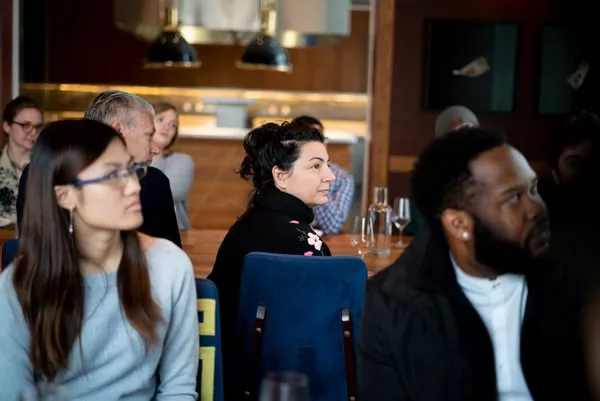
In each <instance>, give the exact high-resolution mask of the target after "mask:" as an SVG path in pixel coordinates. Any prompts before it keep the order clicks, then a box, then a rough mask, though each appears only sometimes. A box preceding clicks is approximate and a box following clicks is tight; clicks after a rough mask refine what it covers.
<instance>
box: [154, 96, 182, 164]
mask: <svg viewBox="0 0 600 401" xmlns="http://www.w3.org/2000/svg"><path fill="white" fill-rule="evenodd" d="M165 111H174V112H175V114H177V115H178V118H179V112H178V111H177V107H175V106H174V105H172V104H171V103H167V102H161V103H156V104H154V113H156V115H159V114H161V113H164V112H165ZM178 137H179V125H178V126H177V128H175V135H173V138H171V142H169V144H168V145H167V146H166V147H165V156H168V155H170V154H171V153H173V150H171V148H172V147H173V145H175V142H176V141H177V138H178Z"/></svg>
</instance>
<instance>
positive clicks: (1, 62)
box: [0, 0, 13, 108]
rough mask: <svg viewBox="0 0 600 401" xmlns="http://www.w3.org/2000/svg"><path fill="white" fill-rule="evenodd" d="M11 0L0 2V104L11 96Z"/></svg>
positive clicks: (4, 102)
mask: <svg viewBox="0 0 600 401" xmlns="http://www.w3.org/2000/svg"><path fill="white" fill-rule="evenodd" d="M12 14H13V11H12V0H3V1H1V2H0V105H1V106H2V108H4V105H5V104H6V103H7V102H8V101H10V99H11V98H12V60H13V57H12V29H13V25H12Z"/></svg>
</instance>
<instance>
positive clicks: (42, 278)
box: [13, 120, 162, 380]
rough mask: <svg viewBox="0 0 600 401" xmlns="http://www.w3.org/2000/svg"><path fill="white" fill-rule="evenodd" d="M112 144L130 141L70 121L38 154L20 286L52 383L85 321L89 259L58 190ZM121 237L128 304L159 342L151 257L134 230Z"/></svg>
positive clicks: (39, 362)
mask: <svg viewBox="0 0 600 401" xmlns="http://www.w3.org/2000/svg"><path fill="white" fill-rule="evenodd" d="M113 141H120V142H123V139H122V138H121V136H120V135H119V134H118V133H117V132H116V131H115V130H113V129H112V128H111V127H109V126H107V125H105V124H103V123H100V122H97V121H92V120H63V121H57V122H53V123H50V124H48V125H47V126H46V128H45V129H44V130H43V131H42V133H41V134H40V136H39V139H38V140H37V142H36V144H35V146H34V148H33V151H32V153H31V164H30V168H29V177H28V178H29V179H28V183H27V202H26V203H25V210H24V221H23V227H22V233H21V239H20V249H19V257H18V259H17V260H16V262H15V270H14V277H13V285H14V288H15V291H16V293H17V297H18V299H19V303H20V304H21V308H22V310H23V315H24V316H25V321H26V322H27V325H28V327H29V331H30V332H31V339H30V343H29V359H30V362H31V365H32V367H33V372H34V374H35V377H36V378H38V379H39V378H42V377H44V378H46V379H48V380H52V379H53V378H54V377H55V376H56V374H57V373H58V372H59V371H61V370H63V369H65V368H67V364H68V361H69V355H70V354H71V351H72V349H73V344H74V343H75V341H76V340H77V339H78V338H79V336H80V334H81V329H82V326H83V316H84V299H85V287H84V284H83V283H82V280H83V277H82V274H81V271H80V265H81V261H82V259H81V256H80V254H79V252H78V250H77V244H76V241H75V238H74V236H73V235H72V234H70V233H69V230H68V225H69V216H68V213H67V212H66V211H65V210H64V209H62V208H61V207H60V206H59V205H58V203H57V200H56V195H55V191H54V187H55V186H56V185H68V184H70V183H72V182H73V181H74V180H75V179H76V178H77V175H78V174H79V173H80V172H81V171H82V170H83V169H85V168H86V167H87V166H89V165H90V164H92V163H93V162H94V161H95V160H97V159H98V158H99V157H100V156H101V155H102V154H103V153H104V151H105V150H106V148H107V147H108V146H109V144H110V143H112V142H113ZM121 239H122V241H123V257H122V259H121V263H120V265H119V269H118V272H117V286H118V291H119V297H120V300H121V305H122V308H123V311H124V313H125V315H126V316H127V319H128V320H129V322H130V323H131V325H132V326H133V327H134V328H135V329H136V330H137V331H138V333H139V334H140V335H141V336H142V337H143V338H144V340H145V341H146V343H147V344H155V343H156V342H157V335H156V332H155V326H156V324H157V323H159V322H160V321H161V319H162V317H161V313H160V309H159V307H158V305H157V304H156V303H155V302H154V300H153V298H152V293H151V286H150V277H149V274H148V269H147V264H146V257H145V255H144V251H143V249H142V246H141V244H140V241H139V239H138V236H137V234H136V232H135V231H122V232H121Z"/></svg>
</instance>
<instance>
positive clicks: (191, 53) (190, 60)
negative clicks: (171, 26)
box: [144, 30, 200, 68]
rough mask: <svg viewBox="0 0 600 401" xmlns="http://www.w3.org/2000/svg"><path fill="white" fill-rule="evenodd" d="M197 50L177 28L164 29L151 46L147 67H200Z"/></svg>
mask: <svg viewBox="0 0 600 401" xmlns="http://www.w3.org/2000/svg"><path fill="white" fill-rule="evenodd" d="M199 66H200V62H199V61H198V56H197V55H196V50H194V48H193V47H192V46H190V44H189V43H188V42H187V41H186V40H185V39H184V37H183V36H181V33H179V31H177V30H163V31H162V32H161V33H160V35H159V36H158V38H156V41H155V42H154V44H153V45H152V47H151V48H150V52H149V53H148V58H147V60H146V63H145V64H144V67H145V68H169V67H188V68H189V67H199Z"/></svg>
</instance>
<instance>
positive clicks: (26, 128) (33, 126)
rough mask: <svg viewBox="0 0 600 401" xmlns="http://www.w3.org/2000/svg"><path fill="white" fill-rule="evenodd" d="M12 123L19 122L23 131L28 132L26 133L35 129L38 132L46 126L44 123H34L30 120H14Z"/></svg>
mask: <svg viewBox="0 0 600 401" xmlns="http://www.w3.org/2000/svg"><path fill="white" fill-rule="evenodd" d="M12 123H13V124H17V125H18V126H19V127H21V129H22V130H23V132H24V133H26V134H31V133H32V132H33V130H34V129H35V130H36V132H40V130H41V129H42V128H44V124H43V123H40V124H32V123H30V122H26V123H22V122H19V121H13V122H12Z"/></svg>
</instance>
